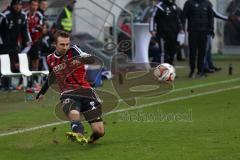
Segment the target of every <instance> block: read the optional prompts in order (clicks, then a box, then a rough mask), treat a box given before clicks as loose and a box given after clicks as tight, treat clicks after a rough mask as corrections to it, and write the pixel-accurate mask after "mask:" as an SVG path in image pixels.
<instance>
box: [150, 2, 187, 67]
mask: <svg viewBox="0 0 240 160" xmlns="http://www.w3.org/2000/svg"><path fill="white" fill-rule="evenodd" d="M182 31H183V28H182V23H181V21H180V19H179V16H178V13H177V6H176V4H175V1H174V0H161V1H159V2H158V3H157V4H156V5H155V6H154V10H153V12H152V15H151V18H150V33H151V34H152V36H153V37H156V39H157V41H158V43H159V48H160V53H159V54H160V55H161V60H160V62H161V63H163V62H166V63H170V64H173V61H174V56H175V53H176V51H177V35H178V33H179V32H182Z"/></svg>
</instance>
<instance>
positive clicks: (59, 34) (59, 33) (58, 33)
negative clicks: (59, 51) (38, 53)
mask: <svg viewBox="0 0 240 160" xmlns="http://www.w3.org/2000/svg"><path fill="white" fill-rule="evenodd" d="M58 37H63V38H70V34H69V33H68V32H65V31H62V30H57V31H56V32H55V33H54V42H57V39H58Z"/></svg>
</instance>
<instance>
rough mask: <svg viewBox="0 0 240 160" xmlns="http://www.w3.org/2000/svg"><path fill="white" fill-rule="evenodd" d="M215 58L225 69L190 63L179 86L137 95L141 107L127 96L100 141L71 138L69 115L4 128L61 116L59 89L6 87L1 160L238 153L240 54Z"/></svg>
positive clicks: (0, 111)
mask: <svg viewBox="0 0 240 160" xmlns="http://www.w3.org/2000/svg"><path fill="white" fill-rule="evenodd" d="M216 63H217V65H218V66H221V67H222V68H223V70H222V71H220V72H218V73H215V74H209V76H208V77H207V78H204V79H188V78H187V73H188V70H186V69H178V70H177V74H178V76H179V78H177V79H176V81H175V82H174V86H175V89H174V90H173V91H172V92H170V93H168V94H166V95H161V96H158V97H153V98H141V99H138V101H137V106H138V107H139V108H138V109H135V108H133V107H132V108H131V110H128V109H129V108H128V107H127V106H126V105H124V104H121V105H120V106H119V107H118V108H117V109H118V110H119V109H122V108H124V109H125V110H122V111H121V112H117V113H113V114H109V115H107V116H104V122H105V127H106V135H105V136H104V137H103V138H102V139H101V140H100V141H99V142H98V143H97V144H95V145H84V146H82V145H79V144H75V143H71V142H69V141H67V139H66V137H65V135H64V134H65V132H67V131H69V129H70V127H69V124H68V123H64V124H60V125H56V126H49V127H45V128H41V129H36V130H33V131H27V132H23V133H17V134H13V135H4V133H12V132H15V131H21V130H25V129H29V128H33V127H38V126H42V125H46V124H52V123H55V122H59V120H58V119H57V118H56V116H55V114H54V106H55V105H56V104H57V103H58V94H57V93H54V92H52V91H50V92H48V93H47V96H46V99H45V101H44V102H41V103H37V102H33V101H27V102H25V101H24V95H23V93H18V92H15V93H0V160H56V159H57V160H73V159H80V160H94V159H98V160H132V159H136V160H156V159H159V160H238V159H240V152H239V150H240V123H239V122H240V116H239V115H240V58H239V57H233V58H231V57H230V58H227V59H222V58H221V57H220V58H217V60H216ZM229 63H232V65H233V67H234V68H233V69H234V70H233V75H232V76H229V75H228V65H229ZM178 65H184V66H186V67H187V62H181V63H178ZM103 87H105V88H107V89H109V88H110V86H109V84H108V82H106V83H105V85H104V86H103ZM84 125H85V128H86V132H87V133H86V134H87V135H90V129H89V126H88V124H87V123H84Z"/></svg>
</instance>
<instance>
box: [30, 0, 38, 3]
mask: <svg viewBox="0 0 240 160" xmlns="http://www.w3.org/2000/svg"><path fill="white" fill-rule="evenodd" d="M32 2H37V3H39V1H38V0H30V1H29V4H32Z"/></svg>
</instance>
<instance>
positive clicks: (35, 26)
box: [25, 10, 43, 42]
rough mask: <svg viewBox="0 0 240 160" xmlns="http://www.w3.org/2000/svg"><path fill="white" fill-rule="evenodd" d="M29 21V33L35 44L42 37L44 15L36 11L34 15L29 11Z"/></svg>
mask: <svg viewBox="0 0 240 160" xmlns="http://www.w3.org/2000/svg"><path fill="white" fill-rule="evenodd" d="M25 14H26V15H27V20H28V27H29V32H30V35H31V38H32V41H33V42H36V41H37V40H39V39H40V37H41V36H42V33H41V28H42V25H43V15H42V13H41V12H39V11H36V12H34V14H33V15H31V14H30V12H29V10H28V11H26V12H25Z"/></svg>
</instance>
